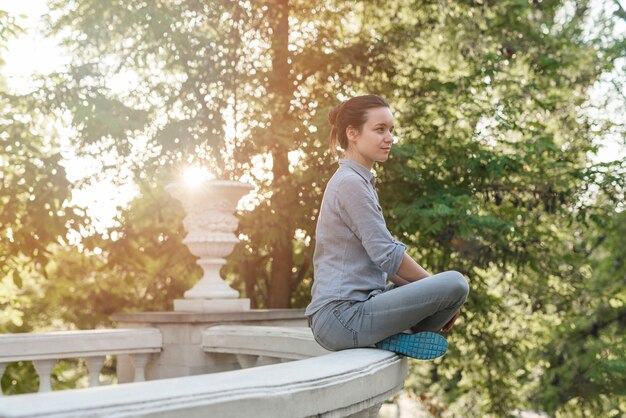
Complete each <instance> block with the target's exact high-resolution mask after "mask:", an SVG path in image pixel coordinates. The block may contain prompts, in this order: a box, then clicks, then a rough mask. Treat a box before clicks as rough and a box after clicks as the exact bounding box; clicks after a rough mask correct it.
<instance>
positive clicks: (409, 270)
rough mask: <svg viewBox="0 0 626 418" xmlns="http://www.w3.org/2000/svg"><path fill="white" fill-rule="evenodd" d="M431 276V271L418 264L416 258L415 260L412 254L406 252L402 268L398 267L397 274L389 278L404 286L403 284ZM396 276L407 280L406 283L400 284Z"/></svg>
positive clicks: (401, 264)
mask: <svg viewBox="0 0 626 418" xmlns="http://www.w3.org/2000/svg"><path fill="white" fill-rule="evenodd" d="M429 276H430V273H429V272H427V271H426V270H424V268H423V267H422V266H420V265H419V264H417V262H415V260H413V259H412V258H411V256H410V255H408V254H407V253H406V252H405V253H404V255H403V256H402V262H401V263H400V268H399V269H398V272H397V273H396V275H395V276H393V277H392V278H390V279H389V280H391V281H392V282H393V283H395V284H397V285H398V286H402V284H407V283H410V282H415V281H417V280H420V279H423V278H426V277H429ZM396 278H398V279H400V280H402V281H405V282H406V283H402V284H398V283H396V282H395V281H394V280H396Z"/></svg>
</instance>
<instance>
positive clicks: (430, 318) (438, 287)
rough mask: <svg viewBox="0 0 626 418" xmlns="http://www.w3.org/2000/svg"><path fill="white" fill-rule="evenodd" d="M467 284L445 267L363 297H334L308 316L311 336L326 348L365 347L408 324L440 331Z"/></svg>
mask: <svg viewBox="0 0 626 418" xmlns="http://www.w3.org/2000/svg"><path fill="white" fill-rule="evenodd" d="M468 293H469V285H468V284H467V281H466V280H465V277H463V275H462V274H461V273H459V272H457V271H446V272H443V273H439V274H435V275H433V276H430V277H427V278H425V279H421V280H418V281H416V282H412V283H409V284H406V285H404V286H399V287H395V286H388V287H387V289H385V291H384V292H382V293H379V294H378V295H376V296H374V297H371V298H369V299H367V300H365V301H360V302H359V301H351V300H343V301H333V302H331V303H329V304H327V305H325V306H324V307H323V308H322V309H320V310H319V311H317V312H315V313H314V314H313V315H312V317H311V318H310V324H311V329H312V331H313V335H314V336H315V340H316V341H317V342H318V343H319V344H320V345H321V346H322V347H324V348H326V349H327V350H333V351H334V350H342V349H345V348H356V347H369V346H371V345H373V344H375V343H377V342H379V341H381V340H383V339H385V338H387V337H389V336H391V335H394V334H397V333H400V332H402V331H405V330H407V329H409V328H412V329H413V330H414V331H439V330H441V328H442V327H443V326H444V325H445V324H446V323H447V322H448V321H449V320H450V319H451V318H452V317H453V316H454V314H455V313H456V311H457V310H458V309H459V308H460V307H461V305H463V303H465V300H466V299H467V295H468Z"/></svg>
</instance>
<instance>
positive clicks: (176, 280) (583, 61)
mask: <svg viewBox="0 0 626 418" xmlns="http://www.w3.org/2000/svg"><path fill="white" fill-rule="evenodd" d="M20 14H24V15H23V16H20ZM625 26H626V12H625V10H624V8H623V7H622V6H621V5H620V2H618V1H576V2H573V1H550V0H543V1H537V0H533V1H525V0H515V1H513V0H505V1H497V2H496V1H487V0H483V1H409V0H398V1H395V0H394V1H388V2H375V1H354V2H350V1H346V2H327V3H319V2H313V1H304V0H300V1H290V2H287V1H284V0H279V1H223V0H221V1H204V2H202V1H191V0H187V1H185V0H178V1H154V2H141V1H104V2H103V1H96V0H83V1H59V0H55V1H50V2H45V1H33V2H19V3H16V2H13V1H7V0H4V1H1V2H0V61H1V63H2V64H4V65H3V66H2V67H0V106H1V108H2V112H1V114H0V164H1V165H2V171H1V173H0V179H1V180H2V182H1V184H0V202H1V204H0V280H1V284H0V306H1V307H2V309H1V311H0V332H2V333H9V332H10V333H18V332H33V331H42V330H53V329H91V328H99V327H108V326H111V325H112V323H111V320H110V315H111V314H113V313H116V312H129V311H159V310H171V309H172V305H171V304H172V301H173V300H174V299H175V298H177V297H180V296H181V295H182V293H183V291H184V290H186V289H188V288H190V287H191V285H192V284H193V283H195V282H196V281H197V280H198V279H199V277H200V276H201V270H200V268H199V267H198V266H197V265H196V264H195V258H194V257H193V256H192V255H191V254H190V253H189V252H188V250H187V248H186V247H185V246H184V245H182V243H181V239H182V237H183V236H184V235H185V233H184V230H183V227H182V219H183V217H184V213H183V210H182V208H181V207H180V206H179V205H178V204H177V203H176V202H175V201H174V200H173V199H172V198H171V197H170V196H169V195H168V194H167V193H166V192H165V191H164V186H165V185H166V184H167V183H169V182H171V181H174V180H177V179H179V178H181V177H183V178H184V177H187V178H191V179H198V178H199V177H202V176H205V175H206V176H211V177H214V178H225V179H236V180H241V181H246V182H250V183H252V184H254V186H255V191H254V192H253V193H252V194H251V195H250V196H249V197H248V198H247V199H246V200H245V201H243V202H242V203H241V205H240V208H239V212H238V217H239V219H240V222H239V230H238V233H239V238H240V239H241V244H240V245H238V246H237V248H236V249H235V251H234V253H233V254H232V255H231V256H230V257H229V259H228V260H229V261H228V264H227V265H226V267H225V268H224V270H223V274H224V276H225V277H226V278H227V280H228V281H229V282H230V283H231V284H232V285H233V286H234V287H236V288H238V289H240V290H241V292H242V294H243V295H244V296H245V297H249V298H250V299H251V300H252V304H253V307H256V308H285V307H294V308H295V307H304V306H306V304H307V303H308V301H309V299H310V287H311V283H312V274H313V272H312V264H311V260H312V252H313V246H314V228H315V219H316V215H317V210H318V208H319V205H320V199H321V196H322V193H323V189H324V185H325V183H326V181H327V180H328V179H329V177H330V176H331V175H332V173H333V172H334V170H335V168H336V165H335V164H334V163H333V157H332V156H331V155H330V153H329V151H328V150H327V146H326V137H327V133H328V124H327V112H328V110H329V109H330V108H331V107H333V106H335V105H336V104H337V103H338V102H339V101H340V100H342V99H345V98H348V97H350V96H352V95H355V94H361V93H378V94H381V95H383V96H385V97H386V98H387V99H388V100H389V102H390V103H391V106H392V109H393V111H394V114H395V117H396V125H397V143H396V145H395V146H394V149H393V151H392V155H391V158H390V159H389V161H388V162H386V163H384V164H380V165H378V166H377V167H376V174H377V177H378V187H379V194H380V197H381V201H382V202H383V203H384V204H383V206H384V207H383V209H384V212H385V217H386V219H387V224H388V227H389V229H390V230H391V232H392V233H393V234H394V235H395V236H396V237H398V238H399V239H400V240H401V241H403V242H404V243H406V244H407V245H408V246H409V248H410V249H409V252H410V254H411V255H412V256H413V257H414V258H415V259H416V260H418V261H419V262H420V263H421V264H422V265H423V266H424V267H425V268H426V269H428V270H430V271H443V270H451V269H454V270H458V271H461V272H462V273H464V274H465V275H466V276H467V277H468V279H469V282H470V286H471V295H470V299H469V300H468V303H467V305H466V307H465V309H464V311H463V318H462V320H460V321H459V322H457V325H456V326H455V328H454V331H453V332H452V333H451V334H450V337H449V340H450V343H451V349H450V352H449V353H448V354H447V355H446V356H445V358H444V360H443V361H437V362H434V363H428V364H423V363H419V364H418V363H413V364H412V366H411V367H412V373H411V374H410V377H409V379H408V380H407V388H408V389H409V390H410V391H411V392H412V393H413V394H415V396H416V397H419V398H420V399H421V400H422V401H423V402H424V403H425V404H427V405H428V406H429V407H430V410H431V413H433V414H434V415H441V416H449V415H455V414H456V415H458V416H463V415H464V416H487V415H490V416H507V415H509V414H511V413H512V412H513V411H517V410H522V409H532V410H536V411H542V412H545V413H547V414H549V415H551V416H562V417H569V416H594V417H595V416H622V415H623V414H626V338H625V335H626V332H625V328H626V286H624V285H625V284H626V267H625V260H624V259H625V257H626V251H625V250H624V248H625V247H626V214H625V213H624V184H625V183H626V162H625V161H624V155H625V153H624V149H625V147H626V144H625V143H624V137H625V136H624V133H625V129H624V122H625V116H626V112H625V111H624V109H625V104H626V103H625V102H626V100H625V99H626V97H625V96H624V91H625V88H624V87H625V85H626V78H625V73H624V68H625V63H626V61H625V60H624V55H625V42H624V34H625V33H626V29H625ZM199 170H205V171H199ZM76 366H77V365H76V364H72V363H71V362H66V363H60V364H59V365H58V366H57V369H56V371H55V375H54V378H55V384H56V387H57V388H63V387H71V386H73V385H75V384H76V382H77V381H80V379H81V378H84V370H83V371H82V372H81V371H80V370H79V371H78V372H76ZM78 366H79V367H78V369H80V365H78ZM110 369H111V370H112V369H113V365H110ZM36 379H37V378H36V374H35V373H34V371H33V370H32V366H30V364H28V363H15V364H12V365H11V366H10V367H9V368H8V369H7V371H6V373H5V375H4V376H3V378H2V390H3V391H4V392H5V393H22V392H29V391H33V390H35V389H33V388H36V386H37V382H36Z"/></svg>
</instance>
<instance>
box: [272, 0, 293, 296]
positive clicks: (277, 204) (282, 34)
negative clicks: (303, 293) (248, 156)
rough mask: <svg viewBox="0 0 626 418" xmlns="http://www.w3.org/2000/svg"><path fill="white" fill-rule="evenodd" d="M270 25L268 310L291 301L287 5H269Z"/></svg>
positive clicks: (281, 1) (285, 2)
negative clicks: (272, 231) (273, 235)
mask: <svg viewBox="0 0 626 418" xmlns="http://www.w3.org/2000/svg"><path fill="white" fill-rule="evenodd" d="M269 7H270V10H269V12H270V22H271V25H272V53H273V57H272V75H271V79H270V82H269V93H270V100H271V102H270V106H271V114H272V116H271V117H272V125H271V130H272V133H273V135H274V138H275V143H274V144H273V145H272V147H271V153H272V159H273V166H272V174H273V176H274V178H273V181H272V189H273V195H272V198H271V199H272V200H271V206H272V208H273V209H274V213H273V215H272V216H273V219H272V220H271V222H270V224H271V225H272V226H273V227H274V228H276V238H275V240H274V242H273V243H272V271H271V274H270V285H269V289H268V293H269V294H268V300H267V307H268V308H288V307H290V304H291V303H290V302H291V269H292V267H293V236H294V232H295V231H294V228H293V222H292V221H291V220H290V219H291V217H290V214H289V207H288V201H289V196H288V195H287V191H288V190H289V188H288V187H285V186H286V183H287V182H288V180H289V179H288V176H289V144H290V142H291V141H292V140H293V138H292V134H293V126H292V123H291V121H290V120H289V105H290V102H291V98H292V95H293V84H292V83H291V82H290V78H291V77H290V75H289V62H288V61H287V58H288V54H289V50H288V45H289V20H288V18H289V3H288V0H278V1H274V2H271V3H270V6H269Z"/></svg>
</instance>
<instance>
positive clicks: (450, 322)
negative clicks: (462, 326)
mask: <svg viewBox="0 0 626 418" xmlns="http://www.w3.org/2000/svg"><path fill="white" fill-rule="evenodd" d="M459 316H461V309H459V310H458V311H456V313H455V314H454V316H453V317H452V319H450V320H449V321H448V323H447V324H445V325H444V326H443V328H441V330H442V331H450V328H452V325H454V322H455V321H456V320H457V318H458V317H459Z"/></svg>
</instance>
